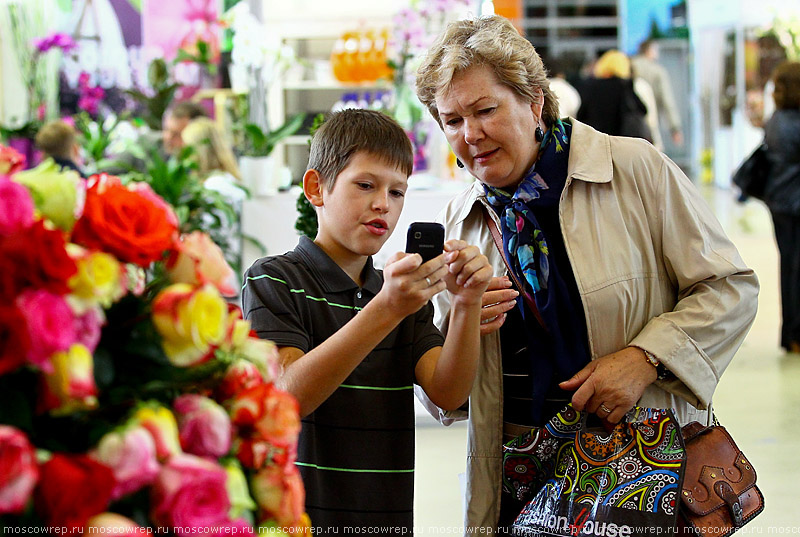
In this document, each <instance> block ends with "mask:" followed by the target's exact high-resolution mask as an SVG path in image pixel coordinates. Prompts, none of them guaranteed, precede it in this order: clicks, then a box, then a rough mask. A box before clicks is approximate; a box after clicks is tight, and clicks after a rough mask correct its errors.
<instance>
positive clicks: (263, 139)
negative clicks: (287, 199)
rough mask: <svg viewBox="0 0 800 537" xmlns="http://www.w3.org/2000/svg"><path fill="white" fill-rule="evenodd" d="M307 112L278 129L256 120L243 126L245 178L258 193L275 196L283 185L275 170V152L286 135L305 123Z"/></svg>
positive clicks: (243, 172)
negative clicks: (263, 124) (260, 124)
mask: <svg viewBox="0 0 800 537" xmlns="http://www.w3.org/2000/svg"><path fill="white" fill-rule="evenodd" d="M304 119H305V114H296V115H294V116H292V117H291V118H289V119H288V120H287V121H286V123H284V124H283V125H281V126H280V127H278V128H277V129H275V130H269V129H266V130H265V129H262V128H261V127H259V126H258V125H256V124H255V123H246V124H245V125H244V127H242V134H243V136H244V151H243V153H242V156H241V157H240V159H239V168H240V170H241V172H242V180H243V181H244V183H245V184H246V185H247V186H248V187H249V188H250V189H251V190H252V191H253V192H254V193H255V194H257V195H273V194H276V193H277V192H278V187H279V186H281V184H280V183H281V177H280V174H279V173H278V172H277V171H276V170H275V161H274V159H273V157H272V151H273V150H274V149H275V146H276V145H277V144H278V143H279V142H281V141H282V140H284V139H285V138H286V137H288V136H291V135H292V134H294V133H296V132H297V131H298V129H299V128H300V127H301V126H302V124H303V120H304Z"/></svg>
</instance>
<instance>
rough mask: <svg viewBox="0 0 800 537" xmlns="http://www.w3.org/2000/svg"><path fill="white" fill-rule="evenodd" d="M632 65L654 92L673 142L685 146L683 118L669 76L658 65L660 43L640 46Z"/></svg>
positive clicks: (643, 43)
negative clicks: (676, 103)
mask: <svg viewBox="0 0 800 537" xmlns="http://www.w3.org/2000/svg"><path fill="white" fill-rule="evenodd" d="M631 65H632V67H633V71H634V74H635V76H637V77H640V78H642V79H644V80H645V82H647V83H648V84H650V87H651V88H652V90H653V95H654V97H655V101H656V107H657V113H658V115H661V114H664V115H665V116H666V117H667V121H668V122H669V129H670V133H671V134H672V141H673V142H674V143H675V145H681V144H683V133H682V131H681V118H680V114H679V113H678V108H677V106H676V105H675V98H674V94H673V93H672V86H671V85H670V82H669V74H667V70H666V69H664V66H662V65H661V64H660V63H658V43H656V41H655V40H653V39H646V40H645V41H642V44H641V45H639V53H638V54H637V55H636V56H634V57H633V58H631Z"/></svg>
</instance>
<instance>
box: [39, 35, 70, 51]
mask: <svg viewBox="0 0 800 537" xmlns="http://www.w3.org/2000/svg"><path fill="white" fill-rule="evenodd" d="M33 46H35V47H36V49H37V50H38V51H39V53H40V54H44V53H45V52H47V51H48V50H50V49H51V48H60V49H61V50H62V51H63V52H69V51H70V50H72V49H74V48H76V47H77V46H78V45H77V44H76V43H75V41H74V40H73V39H72V37H71V36H69V35H68V34H64V33H53V34H50V35H48V36H47V37H43V38H41V39H34V41H33Z"/></svg>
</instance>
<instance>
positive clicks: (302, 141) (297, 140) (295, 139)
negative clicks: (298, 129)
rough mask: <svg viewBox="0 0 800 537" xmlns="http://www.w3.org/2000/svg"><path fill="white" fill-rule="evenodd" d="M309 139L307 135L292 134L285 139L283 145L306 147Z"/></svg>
mask: <svg viewBox="0 0 800 537" xmlns="http://www.w3.org/2000/svg"><path fill="white" fill-rule="evenodd" d="M310 139H311V136H309V135H308V134H294V135H292V136H288V137H287V138H285V139H284V140H283V143H285V144H286V145H307V144H308V141H309V140H310Z"/></svg>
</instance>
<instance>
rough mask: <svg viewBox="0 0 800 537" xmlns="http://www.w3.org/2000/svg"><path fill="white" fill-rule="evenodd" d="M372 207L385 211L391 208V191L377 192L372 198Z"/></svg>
mask: <svg viewBox="0 0 800 537" xmlns="http://www.w3.org/2000/svg"><path fill="white" fill-rule="evenodd" d="M372 208H373V210H376V211H379V212H382V213H385V212H386V211H388V210H389V193H388V192H384V193H380V192H379V193H376V195H375V197H374V198H373V200H372Z"/></svg>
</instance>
